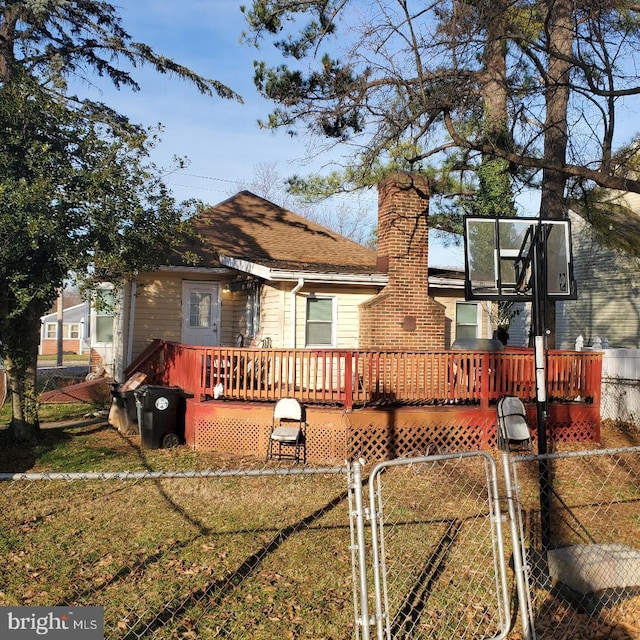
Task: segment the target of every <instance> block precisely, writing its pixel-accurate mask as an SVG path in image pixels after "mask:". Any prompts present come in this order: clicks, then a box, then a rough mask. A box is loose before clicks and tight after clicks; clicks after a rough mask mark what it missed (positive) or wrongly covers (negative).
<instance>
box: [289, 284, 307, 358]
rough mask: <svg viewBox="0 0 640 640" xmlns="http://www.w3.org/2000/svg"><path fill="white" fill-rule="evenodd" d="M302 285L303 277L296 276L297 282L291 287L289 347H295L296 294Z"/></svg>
mask: <svg viewBox="0 0 640 640" xmlns="http://www.w3.org/2000/svg"><path fill="white" fill-rule="evenodd" d="M303 286H304V278H298V283H297V284H296V286H295V287H293V289H291V348H292V349H295V348H296V294H297V293H298V291H300V289H302V287H303Z"/></svg>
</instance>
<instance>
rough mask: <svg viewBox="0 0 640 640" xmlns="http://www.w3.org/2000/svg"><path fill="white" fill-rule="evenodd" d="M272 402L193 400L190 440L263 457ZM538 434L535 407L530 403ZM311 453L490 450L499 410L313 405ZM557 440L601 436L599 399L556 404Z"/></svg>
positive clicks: (328, 460)
mask: <svg viewBox="0 0 640 640" xmlns="http://www.w3.org/2000/svg"><path fill="white" fill-rule="evenodd" d="M272 411H273V404H271V403H243V402H225V401H218V402H215V401H213V402H195V401H191V400H190V401H188V402H187V417H186V439H187V443H188V444H189V445H191V446H192V447H193V448H195V449H199V450H203V451H216V452H218V453H223V454H230V455H237V456H256V457H259V458H260V457H263V456H264V455H265V453H266V450H267V449H266V448H267V440H268V437H269V431H270V427H271V414H272ZM527 412H528V418H529V425H530V426H531V430H532V433H533V435H534V437H535V432H536V429H535V425H536V412H535V406H529V407H527ZM306 416H307V459H308V460H309V461H310V462H315V463H322V464H334V463H343V462H344V461H345V460H356V459H359V458H364V459H365V460H367V461H370V462H371V461H374V460H388V459H392V458H397V457H401V456H408V455H424V454H426V453H444V452H452V451H470V450H478V449H488V448H491V447H493V446H495V443H496V412H495V409H484V410H483V409H480V408H477V407H470V406H464V407H461V406H439V407H433V406H425V407H394V408H367V409H356V410H354V411H350V412H345V411H344V410H343V409H340V408H333V407H316V406H309V407H307V408H306ZM547 428H548V433H549V436H548V438H549V440H551V441H555V442H584V441H596V442H597V441H599V439H600V412H599V408H598V407H595V406H594V405H586V404H579V403H570V404H552V405H550V407H549V418H548V421H547Z"/></svg>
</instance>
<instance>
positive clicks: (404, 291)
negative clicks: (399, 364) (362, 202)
mask: <svg viewBox="0 0 640 640" xmlns="http://www.w3.org/2000/svg"><path fill="white" fill-rule="evenodd" d="M428 267H429V182H428V180H427V177H426V176H423V175H418V174H413V173H393V174H390V175H388V176H387V177H386V178H384V179H383V180H382V181H381V182H380V184H379V185H378V269H379V270H380V271H385V272H386V273H388V274H389V281H388V284H387V286H386V287H385V288H384V289H383V290H382V291H381V292H380V293H379V294H378V295H377V296H375V297H374V298H372V299H371V300H369V301H368V302H366V303H364V304H363V305H361V307H360V348H362V349H402V350H429V349H434V350H440V349H443V348H444V333H445V317H444V307H443V306H442V305H441V304H439V303H438V302H436V301H435V300H434V299H433V298H431V297H429V280H428V278H429V271H428Z"/></svg>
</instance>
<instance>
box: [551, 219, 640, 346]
mask: <svg viewBox="0 0 640 640" xmlns="http://www.w3.org/2000/svg"><path fill="white" fill-rule="evenodd" d="M571 230H572V238H573V258H574V275H575V279H576V284H577V289H578V299H577V300H568V301H562V302H559V303H558V305H557V311H556V336H557V338H556V344H557V346H558V347H559V348H564V349H572V348H573V347H574V345H575V340H576V338H577V336H579V335H582V336H583V338H584V341H585V346H586V345H590V344H591V342H592V340H593V339H594V338H595V337H596V336H599V337H600V338H607V339H608V340H609V345H610V346H611V347H626V348H635V347H638V346H640V342H639V336H638V333H639V331H640V295H639V293H640V266H639V264H638V261H637V260H635V259H633V258H628V257H625V256H623V255H622V254H620V253H619V252H616V251H614V250H611V249H607V248H603V247H602V246H601V245H600V244H599V243H598V242H597V240H596V238H594V237H593V234H592V232H591V230H590V226H589V225H588V224H586V223H585V222H584V221H583V220H582V219H581V218H579V217H578V216H575V215H571Z"/></svg>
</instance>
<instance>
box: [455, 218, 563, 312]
mask: <svg viewBox="0 0 640 640" xmlns="http://www.w3.org/2000/svg"><path fill="white" fill-rule="evenodd" d="M464 225H465V230H464V240H465V271H466V274H465V275H466V278H465V282H466V298H467V300H531V299H532V298H533V267H534V264H535V263H534V256H535V255H536V254H537V255H538V259H539V260H540V263H541V273H542V274H543V277H546V283H545V284H546V287H545V290H546V294H547V297H548V298H549V299H551V300H567V299H574V298H575V297H576V290H575V282H574V279H573V268H572V257H571V229H570V226H569V221H568V220H541V219H539V218H485V217H477V216H467V217H466V218H465V222H464Z"/></svg>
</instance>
